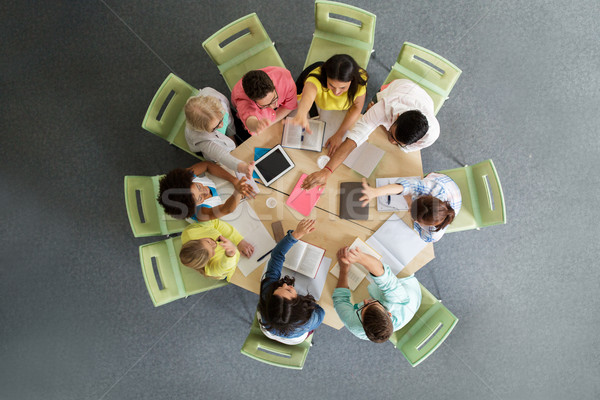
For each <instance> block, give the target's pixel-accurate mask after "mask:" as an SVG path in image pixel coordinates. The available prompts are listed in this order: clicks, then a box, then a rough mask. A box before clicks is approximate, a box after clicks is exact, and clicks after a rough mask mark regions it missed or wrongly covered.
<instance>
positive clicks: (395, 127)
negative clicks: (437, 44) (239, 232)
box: [302, 79, 440, 189]
mask: <svg viewBox="0 0 600 400" xmlns="http://www.w3.org/2000/svg"><path fill="white" fill-rule="evenodd" d="M377 99H378V101H377V103H376V104H374V105H373V106H371V107H370V108H369V109H368V111H367V112H366V113H365V115H363V116H362V117H361V118H360V120H358V122H357V123H356V124H355V125H354V127H353V128H352V129H351V130H350V131H348V133H347V136H346V139H345V140H344V142H343V143H342V145H341V146H340V147H339V148H338V149H337V151H336V152H335V153H334V154H333V156H332V157H331V160H329V162H328V163H327V165H326V166H325V167H324V168H323V169H322V170H320V171H317V172H313V173H312V174H310V175H309V176H308V177H306V179H305V180H304V183H303V184H302V189H310V188H312V187H314V186H316V185H321V186H322V185H325V184H326V183H327V178H329V175H331V174H333V171H335V169H336V168H337V167H338V166H339V165H340V164H341V163H342V162H344V160H345V159H346V157H348V155H349V154H350V153H351V152H352V151H353V150H354V149H355V148H357V147H358V146H360V145H361V144H363V143H364V142H366V141H367V139H368V138H369V136H370V135H371V132H373V131H374V130H375V129H376V128H377V127H378V126H382V127H383V129H384V130H385V131H386V132H387V136H388V140H389V141H390V142H391V143H393V144H397V145H398V147H400V149H401V150H403V151H405V152H409V151H416V150H421V149H424V148H425V147H428V146H431V145H432V144H433V142H435V141H436V140H437V138H438V137H439V135H440V125H439V123H438V121H437V119H436V118H435V115H434V109H433V100H432V99H431V97H430V96H429V95H428V94H427V92H426V91H425V90H423V89H422V88H421V87H420V86H419V85H417V84H416V83H414V82H413V81H411V80H408V79H396V80H394V81H392V82H391V83H390V84H389V85H388V86H387V87H384V88H383V90H382V91H381V92H379V93H378V94H377Z"/></svg>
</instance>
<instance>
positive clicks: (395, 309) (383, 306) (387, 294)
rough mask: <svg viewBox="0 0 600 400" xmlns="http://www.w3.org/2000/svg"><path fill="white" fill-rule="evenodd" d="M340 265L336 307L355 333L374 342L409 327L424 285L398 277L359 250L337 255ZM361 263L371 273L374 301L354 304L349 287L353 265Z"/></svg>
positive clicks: (335, 297)
mask: <svg viewBox="0 0 600 400" xmlns="http://www.w3.org/2000/svg"><path fill="white" fill-rule="evenodd" d="M337 258H338V263H339V265H340V275H339V278H338V284H337V287H336V288H335V290H334V291H333V306H334V307H335V311H336V312H337V314H338V316H339V317H340V319H341V320H342V322H343V323H344V325H345V326H346V328H348V330H349V331H350V332H352V334H353V335H354V336H356V337H358V338H360V339H363V340H367V339H368V340H370V341H372V342H375V343H383V342H385V341H387V340H388V339H389V338H390V336H392V333H393V332H395V331H397V330H399V329H400V328H402V327H403V326H404V325H406V324H407V323H408V322H409V321H410V320H411V319H412V318H413V316H414V315H415V313H416V312H417V310H418V309H419V307H420V306H421V297H422V295H421V286H420V285H419V281H418V280H417V278H415V276H414V275H411V276H409V277H407V278H397V277H396V276H394V274H393V273H392V271H391V269H390V267H389V266H388V265H386V264H382V263H381V261H379V260H377V259H376V258H375V257H373V256H370V255H368V254H364V253H362V252H361V251H360V250H358V249H353V250H349V249H348V247H343V248H341V249H339V250H338V252H337ZM353 263H358V264H361V265H362V266H364V267H365V268H366V269H367V271H369V273H370V274H371V279H372V280H373V283H371V284H370V285H369V287H368V290H369V294H370V295H371V298H368V299H365V300H364V301H363V302H361V303H357V304H352V302H351V301H350V289H349V288H348V271H349V270H350V265H351V264H353Z"/></svg>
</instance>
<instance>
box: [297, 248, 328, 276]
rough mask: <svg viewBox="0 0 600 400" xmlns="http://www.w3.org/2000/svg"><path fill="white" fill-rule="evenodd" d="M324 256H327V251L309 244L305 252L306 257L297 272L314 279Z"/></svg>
mask: <svg viewBox="0 0 600 400" xmlns="http://www.w3.org/2000/svg"><path fill="white" fill-rule="evenodd" d="M323 254H325V250H323V249H320V248H318V247H316V246H312V245H310V244H307V245H306V249H305V251H304V257H303V258H302V261H301V262H300V265H299V266H298V269H297V271H298V272H299V273H301V274H303V275H306V276H308V277H311V278H312V277H314V276H315V275H316V274H317V268H319V264H321V258H323Z"/></svg>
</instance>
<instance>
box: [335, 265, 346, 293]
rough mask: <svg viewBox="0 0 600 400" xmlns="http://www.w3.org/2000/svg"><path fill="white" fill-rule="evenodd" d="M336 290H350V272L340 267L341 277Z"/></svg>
mask: <svg viewBox="0 0 600 400" xmlns="http://www.w3.org/2000/svg"><path fill="white" fill-rule="evenodd" d="M336 288H346V289H348V270H347V269H345V268H341V267H340V277H339V278H338V283H337V286H336Z"/></svg>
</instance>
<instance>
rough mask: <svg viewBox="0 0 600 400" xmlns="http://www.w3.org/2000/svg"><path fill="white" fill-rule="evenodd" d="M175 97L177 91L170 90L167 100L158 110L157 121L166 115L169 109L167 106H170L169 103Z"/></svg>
mask: <svg viewBox="0 0 600 400" xmlns="http://www.w3.org/2000/svg"><path fill="white" fill-rule="evenodd" d="M173 97H175V91H174V90H171V91H170V92H169V94H168V96H167V97H166V98H165V101H164V103H163V104H162V106H160V110H158V115H156V120H157V121H160V120H161V119H162V116H163V115H164V113H165V111H166V110H167V107H168V106H169V103H170V102H171V100H173Z"/></svg>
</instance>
